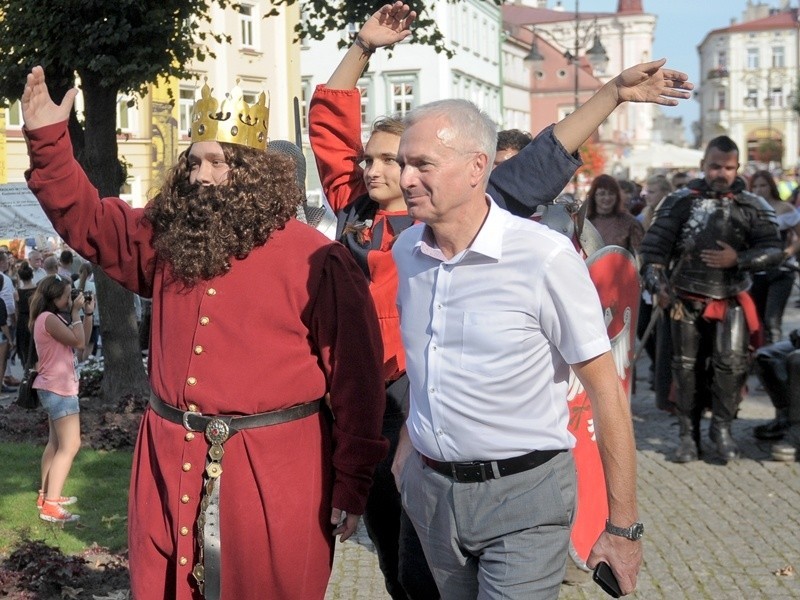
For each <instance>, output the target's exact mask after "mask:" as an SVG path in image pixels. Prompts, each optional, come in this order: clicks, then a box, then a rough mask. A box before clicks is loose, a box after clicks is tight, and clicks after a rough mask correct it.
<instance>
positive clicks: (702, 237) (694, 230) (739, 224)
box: [673, 198, 751, 298]
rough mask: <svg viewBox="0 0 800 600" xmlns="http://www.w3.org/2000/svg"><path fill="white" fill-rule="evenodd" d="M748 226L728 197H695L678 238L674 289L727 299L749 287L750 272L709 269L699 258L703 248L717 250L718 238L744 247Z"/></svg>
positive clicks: (733, 269) (734, 246) (740, 212)
mask: <svg viewBox="0 0 800 600" xmlns="http://www.w3.org/2000/svg"><path fill="white" fill-rule="evenodd" d="M747 227H748V225H747V223H746V222H745V221H744V215H743V214H742V211H741V209H740V208H739V207H738V206H737V205H736V203H735V202H734V201H733V200H731V199H729V198H698V199H697V200H695V201H694V202H693V204H692V209H691V212H690V215H689V218H688V219H687V221H686V223H685V224H684V227H683V229H682V231H681V234H680V238H679V240H678V247H679V252H680V254H679V256H682V257H684V258H682V259H681V260H680V261H679V263H680V264H677V265H676V266H675V272H674V275H673V277H674V285H675V287H676V288H678V289H680V290H683V291H685V292H689V293H691V294H698V295H701V296H706V297H710V298H728V297H730V296H735V295H736V294H738V293H739V292H742V291H744V290H746V289H748V288H749V287H750V283H751V280H750V275H749V274H748V273H747V272H746V271H742V270H740V269H738V268H737V267H733V268H730V269H712V268H711V267H708V266H706V265H705V263H704V262H703V261H702V260H701V259H700V252H701V251H702V250H709V249H710V250H720V249H721V248H720V247H719V246H718V245H717V240H719V241H722V242H725V243H726V244H729V245H730V246H732V247H733V248H734V249H735V250H737V251H740V250H742V249H745V248H747V231H748V229H747Z"/></svg>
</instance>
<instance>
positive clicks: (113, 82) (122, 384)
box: [0, 0, 230, 398]
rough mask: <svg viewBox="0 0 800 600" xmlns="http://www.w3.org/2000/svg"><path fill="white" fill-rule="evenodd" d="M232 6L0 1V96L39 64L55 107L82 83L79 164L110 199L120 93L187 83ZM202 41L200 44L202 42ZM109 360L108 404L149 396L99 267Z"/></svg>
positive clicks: (129, 0) (18, 89) (126, 325)
mask: <svg viewBox="0 0 800 600" xmlns="http://www.w3.org/2000/svg"><path fill="white" fill-rule="evenodd" d="M229 3H230V2H229V0H212V1H210V0H115V1H114V2H107V1H106V0H71V1H70V2H64V1H63V0H37V1H36V2H31V0H0V97H3V98H6V99H8V100H12V101H13V100H16V99H17V98H19V97H20V96H21V94H22V90H23V87H24V82H25V77H26V75H27V73H28V72H29V71H30V69H31V68H32V67H33V66H35V65H42V67H44V70H45V74H46V77H47V82H48V85H49V87H50V90H51V93H52V95H53V97H54V99H55V100H56V101H60V100H61V98H63V96H64V93H66V91H67V90H68V89H69V88H71V87H72V86H74V85H75V81H76V79H75V77H76V75H77V76H78V77H80V87H81V90H82V92H83V100H84V118H83V121H82V122H80V123H79V122H78V120H77V118H76V117H75V115H74V113H73V116H72V117H71V119H70V134H71V137H72V141H73V146H74V148H75V153H76V156H77V158H78V160H79V161H80V162H81V164H82V165H83V167H84V169H85V170H86V173H87V175H88V176H89V179H90V180H91V181H92V183H93V184H94V185H95V187H97V189H98V190H99V192H100V194H101V196H116V195H118V194H119V190H120V187H121V185H122V184H123V183H124V179H125V170H124V168H123V167H122V165H121V164H120V161H119V159H118V157H117V151H118V148H117V136H116V131H117V126H116V109H117V100H118V97H119V93H120V92H131V91H138V92H143V91H144V90H145V89H146V86H147V84H149V83H154V82H156V80H157V78H158V77H159V76H174V77H178V78H188V77H189V73H188V72H187V70H186V65H187V63H188V61H189V60H190V59H191V58H193V57H195V58H198V59H202V58H204V56H205V55H206V53H207V50H206V49H205V44H204V43H203V42H206V41H209V40H207V39H206V38H207V35H212V37H213V38H214V39H215V40H217V41H220V42H222V41H224V39H223V37H222V36H220V35H216V34H204V33H203V30H202V23H203V21H204V20H205V21H207V20H208V15H209V11H210V9H211V8H212V6H214V5H217V6H223V7H224V6H227V5H228V4H229ZM198 42H200V43H198ZM95 275H96V280H97V292H98V302H99V304H100V305H101V306H102V313H103V320H102V336H103V349H104V354H105V359H106V372H107V373H108V374H109V376H108V377H105V378H104V380H103V392H104V394H105V395H106V397H107V398H118V397H121V396H123V395H126V394H130V393H138V394H141V393H144V392H146V391H147V379H146V376H145V373H144V369H143V367H142V361H141V359H140V356H141V355H140V349H139V344H138V335H137V332H136V319H135V318H134V314H133V297H132V295H131V294H130V292H127V291H125V290H123V289H122V288H121V287H120V286H118V285H116V284H114V283H113V282H112V281H111V280H110V279H108V278H107V277H106V276H105V275H104V274H103V273H102V272H101V271H100V269H98V268H95Z"/></svg>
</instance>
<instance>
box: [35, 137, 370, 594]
mask: <svg viewBox="0 0 800 600" xmlns="http://www.w3.org/2000/svg"><path fill="white" fill-rule="evenodd" d="M27 136H28V138H29V141H30V154H31V170H30V171H29V172H28V173H27V177H28V183H29V186H30V188H31V190H32V191H33V192H34V193H35V194H36V196H37V197H38V198H39V201H40V202H41V204H42V206H43V208H44V209H45V212H46V213H47V215H48V217H49V218H50V220H51V221H52V222H53V225H54V227H55V228H56V230H57V231H58V232H59V234H60V235H61V236H62V237H63V238H64V239H65V240H66V241H67V243H68V244H69V245H70V246H71V247H72V248H74V249H75V250H76V251H77V252H78V253H79V254H81V255H82V256H83V257H85V258H86V259H88V260H90V261H92V262H93V263H97V264H99V265H100V266H101V267H102V268H103V269H104V271H105V272H106V273H107V274H108V275H109V276H110V277H111V278H112V279H114V280H116V281H118V282H119V283H120V284H122V285H123V286H125V287H126V288H128V289H130V290H132V291H133V292H135V293H137V294H140V295H142V296H145V297H152V298H153V316H152V330H151V341H150V383H151V385H152V388H153V390H154V392H155V393H156V394H157V395H158V396H159V397H161V398H162V399H163V400H164V401H165V402H167V403H168V404H171V405H173V406H177V407H179V408H181V409H188V408H189V406H190V404H194V405H195V406H196V407H197V409H198V410H199V411H200V412H202V413H205V414H252V413H258V412H264V411H269V410H275V409H280V408H285V407H289V406H292V405H295V404H300V403H305V402H309V401H312V400H315V399H317V398H320V397H322V396H323V395H325V394H326V392H327V393H329V394H330V404H331V408H332V411H333V414H334V417H335V420H333V422H332V423H331V422H330V420H329V419H327V418H326V417H325V416H324V414H323V413H321V414H320V415H315V416H312V417H308V418H306V419H301V420H297V421H292V422H290V423H285V424H281V425H276V426H272V427H263V428H258V429H250V430H245V431H242V432H240V433H237V434H236V435H235V436H233V437H232V438H231V439H229V440H228V441H227V442H226V443H225V445H224V450H225V454H224V458H223V461H222V468H223V476H222V478H221V480H220V481H221V493H220V503H221V510H220V512H221V527H220V528H221V537H222V597H223V598H265V597H269V598H274V599H282V598H285V599H297V600H308V599H313V598H322V597H323V596H324V594H325V589H326V585H327V581H328V578H329V575H330V569H331V563H332V559H333V538H332V536H331V531H332V528H331V526H330V524H329V519H330V511H331V506H335V507H338V508H341V509H343V510H346V511H348V512H350V513H353V514H361V513H363V509H364V504H365V502H366V497H367V492H368V489H369V485H370V481H371V474H372V470H373V468H374V465H375V464H376V463H377V462H378V461H379V460H380V459H381V458H382V457H383V456H384V454H385V452H386V444H385V440H383V439H382V438H381V436H380V429H381V417H382V415H383V411H384V393H383V381H382V379H381V378H380V375H379V373H380V367H381V358H382V349H381V341H380V336H379V329H378V325H377V321H376V318H375V311H374V308H373V304H372V301H371V299H370V295H369V291H368V288H367V284H366V281H365V279H364V276H363V274H362V273H361V272H360V271H359V269H358V267H357V266H356V264H355V263H354V261H353V259H352V258H351V257H350V256H349V254H348V252H347V251H346V250H345V248H344V247H342V246H341V245H339V244H332V243H330V242H328V241H327V240H326V239H325V238H324V237H323V236H322V235H321V234H319V233H318V232H316V231H314V230H312V229H311V228H309V227H307V226H306V225H303V224H301V223H299V222H297V221H296V220H294V219H292V220H290V221H289V222H288V223H287V224H286V227H285V228H284V229H283V230H280V231H276V232H275V233H274V234H273V235H272V236H271V237H270V239H269V240H268V241H267V243H266V244H265V245H263V246H261V247H258V248H256V249H254V250H253V251H252V252H251V253H250V255H249V256H248V257H247V258H245V259H244V260H234V261H233V262H232V267H231V269H230V271H229V272H228V273H226V274H225V275H223V276H221V277H216V278H214V279H212V280H210V281H206V282H203V283H201V284H199V285H197V286H195V287H194V288H193V289H191V290H189V291H186V290H185V289H181V288H179V287H178V286H176V285H175V284H169V283H168V282H167V278H166V277H165V264H164V263H163V262H161V261H158V260H157V257H156V256H155V252H154V250H153V247H152V244H151V239H152V230H151V227H150V225H149V223H148V222H147V221H146V220H144V219H143V210H142V209H132V208H130V207H129V206H128V205H127V204H126V203H125V202H123V201H122V200H120V199H118V198H106V199H103V200H100V199H99V198H98V194H97V191H96V190H95V189H94V188H93V187H92V185H91V184H90V183H89V181H88V179H87V178H86V176H85V174H84V173H83V171H82V170H81V168H80V167H79V165H78V164H77V162H76V161H75V160H74V159H73V157H72V148H71V144H70V141H69V136H68V134H67V132H66V123H59V124H55V125H51V126H48V127H44V128H41V129H38V130H34V131H28V132H27ZM207 451H208V444H207V442H206V441H205V439H204V437H203V435H202V434H189V433H188V432H187V431H186V430H185V429H184V428H183V427H182V426H181V425H176V424H173V423H171V422H168V421H165V420H163V419H161V418H160V417H158V416H157V415H155V414H154V413H153V412H152V411H150V410H149V409H148V410H147V411H146V412H145V415H144V418H143V420H142V425H141V428H140V431H139V437H138V440H137V444H136V449H135V453H134V458H133V472H132V476H131V487H130V497H129V509H128V510H129V514H128V518H129V547H130V568H131V580H132V581H131V583H132V591H133V595H134V597H135V598H137V600H144V599H148V598H180V599H188V598H198V597H199V594H198V592H197V588H196V586H195V585H194V580H193V577H192V576H191V569H192V567H193V565H194V563H195V562H196V560H197V556H196V548H195V519H196V517H197V514H198V507H199V500H200V491H201V488H202V485H203V479H202V476H203V472H204V468H205V458H206V453H207Z"/></svg>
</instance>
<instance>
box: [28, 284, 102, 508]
mask: <svg viewBox="0 0 800 600" xmlns="http://www.w3.org/2000/svg"><path fill="white" fill-rule="evenodd" d="M81 310H83V311H84V315H85V316H86V317H87V318H85V319H84V320H83V321H81V318H80V314H81ZM93 311H94V300H93V299H90V300H86V299H85V298H84V295H83V293H82V292H81V291H80V290H73V289H72V281H71V280H69V279H67V278H66V277H63V276H62V275H50V276H48V277H45V278H44V279H43V280H42V281H41V282H40V283H39V286H38V287H37V288H36V291H35V292H34V294H33V296H32V297H31V304H30V320H29V322H28V326H29V327H30V329H31V331H32V332H33V341H34V344H35V348H36V353H37V356H38V363H37V371H38V375H37V377H36V381H35V382H34V383H33V387H34V388H35V389H36V390H37V391H38V393H39V401H40V402H41V405H42V408H44V409H45V410H46V411H47V418H48V425H49V431H50V432H49V435H48V438H47V445H46V446H45V448H44V453H43V454H42V487H41V489H40V490H39V497H38V499H37V502H36V504H37V506H38V508H39V518H40V519H42V520H44V521H50V522H51V523H70V522H72V521H77V520H78V519H79V516H78V515H75V514H72V513H71V512H69V511H68V510H67V509H65V508H64V506H66V505H69V504H73V503H74V502H76V501H77V498H75V497H74V496H62V495H61V493H62V490H63V488H64V483H65V482H66V480H67V475H69V471H70V468H71V467H72V461H73V459H74V458H75V455H76V454H77V453H78V450H79V449H80V447H81V430H80V418H79V413H80V406H79V404H78V374H77V371H76V369H75V354H74V352H73V349H77V350H82V349H83V348H84V347H85V345H86V340H87V339H89V338H90V336H91V333H92V318H91V316H92V313H93ZM64 313H66V314H69V315H70V316H71V320H70V321H69V322H68V321H67V320H66V319H65V318H64V317H63V316H62V314H64Z"/></svg>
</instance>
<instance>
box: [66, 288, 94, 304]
mask: <svg viewBox="0 0 800 600" xmlns="http://www.w3.org/2000/svg"><path fill="white" fill-rule="evenodd" d="M80 294H81V290H79V289H78V288H75V289H73V290H72V292H70V296H72V300H73V301H74V300H75V299H76V298H77V297H78V296H80ZM83 299H84V300H85V301H86V302H91V301H92V292H83Z"/></svg>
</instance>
